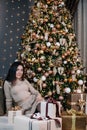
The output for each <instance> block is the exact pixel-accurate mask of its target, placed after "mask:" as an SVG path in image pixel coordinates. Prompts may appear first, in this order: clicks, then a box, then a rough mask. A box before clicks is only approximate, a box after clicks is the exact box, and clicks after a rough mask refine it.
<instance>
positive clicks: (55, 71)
mask: <svg viewBox="0 0 87 130" xmlns="http://www.w3.org/2000/svg"><path fill="white" fill-rule="evenodd" d="M56 73H57V69H56V67H54V68H53V74H54V75H56Z"/></svg>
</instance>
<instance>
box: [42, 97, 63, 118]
mask: <svg viewBox="0 0 87 130" xmlns="http://www.w3.org/2000/svg"><path fill="white" fill-rule="evenodd" d="M40 110H41V111H40V113H41V116H42V117H47V116H49V117H51V118H55V117H59V116H60V115H61V103H60V102H58V101H55V100H54V99H48V101H42V102H41V109H40Z"/></svg>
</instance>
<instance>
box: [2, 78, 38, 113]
mask: <svg viewBox="0 0 87 130" xmlns="http://www.w3.org/2000/svg"><path fill="white" fill-rule="evenodd" d="M4 92H5V96H6V109H7V111H8V110H9V109H11V108H12V101H13V100H14V102H15V103H16V104H17V105H18V106H20V107H21V108H22V111H23V112H25V114H32V113H34V112H35V110H36V107H37V104H38V103H39V102H37V101H36V98H37V96H38V94H39V92H38V91H37V90H35V89H34V88H33V87H32V85H31V84H30V83H29V82H28V81H27V80H26V79H24V80H23V81H19V82H17V83H16V84H15V85H12V84H11V83H10V82H8V81H5V83H4Z"/></svg>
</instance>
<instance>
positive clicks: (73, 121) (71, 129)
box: [62, 111, 86, 130]
mask: <svg viewBox="0 0 87 130" xmlns="http://www.w3.org/2000/svg"><path fill="white" fill-rule="evenodd" d="M69 112H71V111H69ZM62 130H86V115H85V114H82V113H77V114H76V113H73V114H71V113H70V114H67V113H63V114H62Z"/></svg>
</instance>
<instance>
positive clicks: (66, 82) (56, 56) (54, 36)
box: [18, 0, 84, 103]
mask: <svg viewBox="0 0 87 130" xmlns="http://www.w3.org/2000/svg"><path fill="white" fill-rule="evenodd" d="M72 23H73V22H72V17H71V15H70V12H69V11H68V10H67V9H66V6H65V3H64V1H63V0H35V3H34V6H33V7H32V9H31V14H30V16H29V20H28V23H27V25H26V28H25V30H24V34H23V35H22V38H21V46H22V47H21V49H20V51H19V52H18V59H19V60H21V61H22V62H23V64H24V66H25V76H26V78H27V79H28V80H29V81H30V82H31V83H32V84H33V86H34V87H35V88H36V89H37V90H38V91H40V93H41V95H42V96H43V97H44V98H47V97H50V96H52V97H53V98H54V99H56V100H61V101H62V103H64V102H65V101H66V94H67V93H70V92H81V91H83V89H84V73H83V66H82V60H81V57H80V51H79V48H78V44H77V42H76V36H75V33H74V30H73V24H72Z"/></svg>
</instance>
